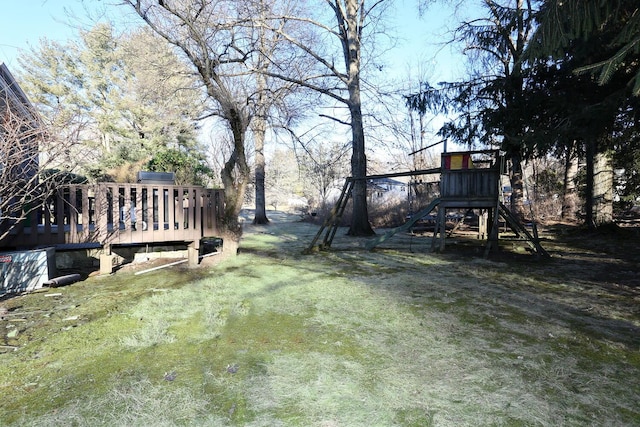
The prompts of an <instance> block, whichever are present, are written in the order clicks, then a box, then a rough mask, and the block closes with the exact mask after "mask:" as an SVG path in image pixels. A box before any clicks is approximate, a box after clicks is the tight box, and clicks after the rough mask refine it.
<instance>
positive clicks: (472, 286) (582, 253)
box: [241, 220, 640, 349]
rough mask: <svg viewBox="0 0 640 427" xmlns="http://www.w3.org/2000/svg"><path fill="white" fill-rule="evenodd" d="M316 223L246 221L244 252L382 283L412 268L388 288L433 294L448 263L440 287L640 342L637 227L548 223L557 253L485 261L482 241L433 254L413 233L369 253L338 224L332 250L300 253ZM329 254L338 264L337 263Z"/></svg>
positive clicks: (550, 244) (508, 254)
mask: <svg viewBox="0 0 640 427" xmlns="http://www.w3.org/2000/svg"><path fill="white" fill-rule="evenodd" d="M317 229H318V227H317V226H315V225H313V224H308V223H304V222H300V221H296V222H287V221H286V220H285V221H280V222H277V221H274V222H272V223H271V224H270V225H266V226H254V225H247V224H245V239H247V240H246V241H247V243H248V244H247V245H246V246H245V247H243V245H242V244H241V253H243V252H244V253H252V254H254V255H257V256H266V257H270V258H277V259H284V258H289V259H296V260H299V261H301V262H300V263H299V265H298V268H304V269H305V270H312V271H314V272H321V271H329V270H328V269H332V270H333V272H334V273H335V270H340V271H342V272H343V273H344V274H346V275H348V276H349V277H351V278H353V279H354V280H361V281H365V282H367V283H369V284H371V285H372V286H377V284H376V277H384V275H385V274H391V275H392V274H393V271H405V272H411V273H412V274H414V275H415V279H416V280H415V283H414V284H412V285H411V286H408V287H403V288H401V287H400V286H398V289H390V288H389V289H388V290H390V291H392V292H399V291H400V290H401V289H403V290H404V291H405V292H407V293H411V292H414V294H415V291H416V288H419V287H425V288H427V287H429V288H430V292H431V293H433V292H434V288H433V287H434V284H433V283H431V282H430V280H429V277H430V273H431V270H430V269H436V270H438V269H439V270H442V269H443V264H446V265H447V266H448V267H447V269H449V274H450V280H449V281H448V282H447V283H446V284H440V285H438V286H440V287H441V289H440V290H441V291H442V292H446V290H447V289H448V288H449V289H450V288H452V287H456V286H460V287H462V288H464V289H465V290H466V291H467V292H468V293H469V294H470V296H472V297H473V298H478V299H485V300H486V299H487V298H489V297H491V298H493V299H494V300H495V301H497V302H499V303H500V304H506V305H507V306H511V307H514V308H517V309H518V310H520V311H521V312H523V313H526V314H527V315H528V316H529V317H530V320H531V321H535V319H537V320H539V321H551V322H554V323H557V324H559V325H563V326H566V327H569V328H573V329H577V330H579V331H581V332H582V333H584V334H586V335H587V336H590V337H592V338H595V339H601V340H611V341H615V342H618V343H620V344H623V345H625V346H627V347H630V348H633V349H638V348H640V326H639V325H640V308H639V307H638V305H637V303H636V301H637V300H638V299H639V298H640V262H638V261H639V254H640V239H638V231H639V230H638V229H635V228H625V229H619V230H616V231H615V232H605V231H600V232H595V233H593V232H585V231H584V230H580V229H579V228H578V227H569V226H561V227H553V228H549V229H547V230H544V232H543V234H541V237H542V238H543V239H544V244H545V248H546V249H547V250H548V251H549V252H550V253H551V254H552V257H551V259H548V260H544V259H538V258H536V257H535V256H532V255H531V254H528V253H522V252H514V251H510V250H509V248H508V247H507V248H506V249H505V248H504V247H502V248H501V250H500V252H499V253H497V254H492V255H491V257H490V259H489V260H485V259H484V258H482V255H483V250H482V249H483V246H482V244H481V243H480V246H479V244H478V242H480V241H475V242H474V241H473V240H470V241H468V242H464V241H458V242H457V243H452V244H448V246H447V249H446V251H445V253H443V254H434V253H429V248H430V241H431V239H430V238H420V240H419V239H417V238H415V237H412V236H408V235H405V236H399V237H398V238H397V239H396V241H395V242H393V243H390V244H388V242H385V243H386V245H385V248H383V249H379V250H376V251H375V252H368V251H366V250H364V249H363V247H364V245H365V243H366V241H367V239H365V238H352V237H348V236H346V229H339V230H338V232H337V233H336V236H335V239H334V245H333V246H332V249H331V250H330V251H328V252H323V253H320V254H315V255H302V251H304V249H306V248H307V246H308V245H309V243H310V242H311V240H312V239H313V236H314V235H315V233H316V232H317ZM261 234H262V235H267V236H269V237H270V239H269V242H268V244H263V245H262V246H260V245H255V244H254V243H253V242H252V240H251V239H252V238H251V236H252V235H253V236H256V235H261ZM323 254H325V255H323ZM327 254H328V255H329V258H328V257H327V256H326V255H327ZM331 257H334V259H335V260H336V261H339V262H336V263H333V264H331V261H330V258H331ZM416 257H433V259H435V260H438V261H439V262H438V263H435V264H434V265H433V266H429V265H428V264H427V265H425V264H424V263H422V262H420V261H421V258H416ZM318 258H320V259H318ZM363 266H365V267H363ZM376 266H377V267H381V268H377V267H376ZM382 267H384V268H382ZM438 273H439V274H442V271H438ZM458 278H460V280H458ZM469 279H471V280H469ZM456 283H457V285H456ZM461 283H464V285H462V284H461ZM281 285H282V286H286V285H287V284H286V283H283V284H281ZM407 295H408V294H407ZM405 296H406V295H405ZM491 310H492V307H491V306H487V307H486V311H487V314H491Z"/></svg>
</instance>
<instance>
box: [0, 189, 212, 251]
mask: <svg viewBox="0 0 640 427" xmlns="http://www.w3.org/2000/svg"><path fill="white" fill-rule="evenodd" d="M223 206H224V193H223V191H222V190H214V189H205V188H203V187H199V186H179V185H165V184H117V183H99V184H95V185H67V186H64V187H62V188H60V189H59V190H58V191H57V192H56V194H54V195H53V196H51V197H49V198H48V199H47V200H46V201H45V202H44V203H42V204H41V205H40V206H38V207H37V208H35V209H33V210H31V211H30V212H29V213H28V214H27V217H26V219H25V220H23V221H21V222H20V223H18V224H15V226H13V228H12V229H11V232H10V233H9V235H8V236H6V238H5V239H3V241H2V242H0V248H7V247H14V248H23V247H36V246H60V245H80V244H95V245H100V246H106V245H114V244H116V245H117V244H137V243H159V242H177V241H184V242H192V241H196V240H199V239H200V238H202V237H214V236H217V235H219V221H220V218H221V216H222V211H223Z"/></svg>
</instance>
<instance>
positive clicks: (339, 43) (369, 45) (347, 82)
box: [268, 0, 388, 236]
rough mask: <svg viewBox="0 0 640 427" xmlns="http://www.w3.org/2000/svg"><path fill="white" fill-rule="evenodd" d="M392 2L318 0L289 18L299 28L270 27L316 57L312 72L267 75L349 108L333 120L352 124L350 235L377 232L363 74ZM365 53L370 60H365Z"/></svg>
mask: <svg viewBox="0 0 640 427" xmlns="http://www.w3.org/2000/svg"><path fill="white" fill-rule="evenodd" d="M387 3H388V2H385V1H384V0H379V1H374V2H372V3H371V4H370V3H369V2H365V1H364V0H320V1H319V3H318V4H317V7H315V8H312V6H314V5H315V3H313V4H309V5H308V8H307V9H305V10H304V11H303V12H304V13H303V14H300V15H297V16H289V17H287V19H289V20H295V21H297V22H298V23H300V26H296V27H293V28H294V29H296V30H297V32H288V31H287V29H282V28H270V30H271V31H273V32H274V33H276V34H278V35H280V36H281V37H282V38H283V39H285V40H286V41H287V42H288V43H290V44H291V45H292V46H294V47H295V48H296V49H297V50H298V51H300V52H302V53H303V54H304V55H305V56H307V57H309V58H311V59H312V61H313V62H314V64H315V67H314V69H313V70H312V71H313V73H312V74H309V73H308V71H309V70H308V69H304V70H300V69H298V68H297V67H295V64H291V65H293V66H290V67H287V68H286V69H280V70H278V71H277V72H274V71H270V72H268V75H269V76H271V77H276V78H280V79H282V80H285V81H288V82H293V83H295V84H298V85H301V86H304V87H306V88H308V89H311V90H313V91H316V92H317V93H320V94H322V95H323V96H326V97H328V98H329V99H331V101H332V102H335V103H336V104H337V105H339V106H341V107H346V110H347V112H346V113H345V115H346V116H347V117H348V118H347V119H344V117H342V116H338V117H331V118H332V119H333V120H335V121H337V122H339V123H342V124H345V125H348V126H349V127H350V130H351V146H352V150H351V175H352V178H354V180H355V181H354V187H353V191H352V200H353V212H352V217H351V224H350V227H349V232H348V234H349V235H353V236H368V235H371V234H373V229H372V228H371V224H370V223H369V217H368V209H367V183H366V179H364V178H365V177H366V175H367V158H366V152H365V132H364V119H363V112H362V86H363V82H362V73H363V70H364V68H365V67H364V66H365V64H369V63H372V61H373V57H374V56H375V47H374V39H373V36H374V35H375V34H376V30H377V26H378V25H380V24H381V16H383V13H384V10H385V9H384V7H385V5H386V4H387ZM365 53H370V54H371V56H370V57H368V58H363V55H364V54H365Z"/></svg>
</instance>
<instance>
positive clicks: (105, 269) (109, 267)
mask: <svg viewBox="0 0 640 427" xmlns="http://www.w3.org/2000/svg"><path fill="white" fill-rule="evenodd" d="M113 257H114V255H113V254H112V253H111V245H105V246H104V248H103V252H102V253H101V254H100V275H101V276H102V275H109V274H111V273H113Z"/></svg>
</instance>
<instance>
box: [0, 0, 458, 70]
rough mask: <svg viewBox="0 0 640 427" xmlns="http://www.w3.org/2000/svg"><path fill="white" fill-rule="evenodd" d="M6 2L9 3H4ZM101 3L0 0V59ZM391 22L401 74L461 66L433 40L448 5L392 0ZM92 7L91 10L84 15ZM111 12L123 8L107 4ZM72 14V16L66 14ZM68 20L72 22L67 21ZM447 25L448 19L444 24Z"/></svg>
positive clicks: (97, 10)
mask: <svg viewBox="0 0 640 427" xmlns="http://www.w3.org/2000/svg"><path fill="white" fill-rule="evenodd" d="M7 3H10V4H11V5H10V6H8V5H7ZM105 3H111V1H109V0H106V1H101V0H84V2H83V1H82V0H3V10H2V13H1V14H0V62H5V63H6V64H7V65H8V66H9V68H10V69H17V68H19V64H18V62H17V60H16V57H17V56H18V49H20V48H21V49H27V48H28V47H29V46H37V45H38V41H39V39H40V38H42V37H47V38H49V39H53V40H58V41H64V40H66V39H68V38H72V37H74V36H75V34H77V30H76V29H75V28H73V26H72V25H75V26H77V24H78V23H79V24H81V25H83V26H85V27H87V26H90V24H91V22H92V19H95V18H96V17H99V16H100V15H101V13H102V11H103V9H104V4H105ZM396 6H397V16H396V17H395V19H394V21H395V22H394V25H396V26H397V27H398V30H399V31H400V33H401V34H400V37H401V39H403V40H404V41H403V42H402V44H401V45H400V46H399V47H397V48H395V49H394V50H393V51H391V52H389V59H388V61H389V62H390V63H392V64H393V67H394V68H395V70H394V71H395V72H398V74H401V73H402V72H403V71H405V70H406V69H407V68H409V67H415V65H416V63H417V62H419V61H420V62H423V63H426V65H425V68H426V69H427V70H426V72H427V73H428V75H429V76H430V77H433V79H434V80H436V81H440V80H450V79H452V78H453V76H455V75H456V74H459V73H460V72H461V70H462V68H461V67H462V64H461V60H460V59H459V58H460V57H459V56H457V55H455V54H452V53H451V50H450V48H447V47H445V48H443V49H442V48H440V47H438V46H437V44H438V43H440V42H441V41H442V40H443V34H442V33H443V32H444V26H445V25H447V22H448V20H449V16H450V11H448V10H445V9H443V8H442V7H441V6H438V5H434V6H432V7H431V9H430V10H429V11H428V13H427V14H426V16H425V17H423V18H420V17H419V16H418V12H417V7H416V1H415V0H396ZM87 9H91V11H90V12H91V13H92V15H93V16H89V17H88V16H87V15H88V13H87ZM109 11H110V13H111V14H113V13H118V12H122V11H124V9H123V8H113V7H110V8H109ZM69 13H71V14H75V15H76V18H73V17H71V18H70V16H69ZM70 24H72V25H70ZM449 26H450V25H449Z"/></svg>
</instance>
